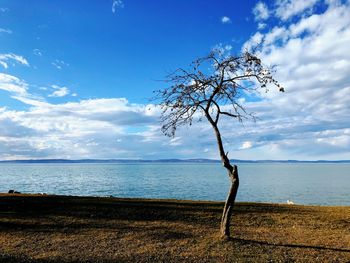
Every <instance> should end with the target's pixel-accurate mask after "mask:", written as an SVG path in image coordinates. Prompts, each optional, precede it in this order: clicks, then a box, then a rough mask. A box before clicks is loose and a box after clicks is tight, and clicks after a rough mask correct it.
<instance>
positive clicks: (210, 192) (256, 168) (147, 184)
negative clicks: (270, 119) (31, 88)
mask: <svg viewBox="0 0 350 263" xmlns="http://www.w3.org/2000/svg"><path fill="white" fill-rule="evenodd" d="M238 168H239V174H240V188H239V192H238V196H237V200H238V201H254V202H274V203H286V202H287V200H292V201H293V202H294V203H296V204H316V205H350V180H349V179H350V175H349V170H350V164H239V166H238ZM228 188H229V180H228V178H227V175H226V172H225V170H224V169H223V168H222V166H221V165H220V164H168V163H167V164H0V192H7V191H8V190H9V189H15V190H17V191H20V192H23V193H48V194H62V195H89V196H110V195H113V196H116V197H144V198H175V199H191V200H218V201H223V200H225V197H226V193H227V191H228Z"/></svg>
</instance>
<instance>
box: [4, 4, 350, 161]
mask: <svg viewBox="0 0 350 263" xmlns="http://www.w3.org/2000/svg"><path fill="white" fill-rule="evenodd" d="M112 3H113V4H112V12H116V8H120V7H122V6H123V2H122V1H113V2H112ZM320 4H323V6H324V7H323V8H319V9H317V8H316V7H317V6H318V5H320ZM315 10H316V11H315ZM106 12H110V10H107V11H106ZM251 12H252V13H250V15H251V16H252V17H253V18H254V19H251V20H252V21H253V22H254V23H255V24H256V27H255V28H257V30H256V32H253V33H252V34H251V37H250V39H248V40H247V41H246V43H244V45H243V47H242V49H244V48H247V49H250V48H251V47H252V46H254V45H256V44H258V43H261V47H260V49H258V55H259V56H260V57H261V58H262V61H263V63H264V64H266V65H275V66H276V70H277V71H276V73H275V74H276V79H278V80H279V81H280V83H282V84H283V86H284V88H285V90H286V92H285V93H284V94H281V93H278V91H277V90H275V89H271V90H270V92H268V93H266V94H265V93H257V94H256V95H255V99H254V100H248V99H247V101H245V105H246V107H247V111H249V112H254V113H255V114H256V116H257V117H258V118H257V121H256V122H253V121H251V120H247V121H246V122H244V123H239V122H236V121H235V120H234V121H232V120H229V119H223V120H222V122H221V124H220V128H221V129H222V134H223V140H224V144H225V147H226V149H227V150H228V151H229V157H230V158H235V159H305V160H315V159H330V160H332V159H333V160H334V159H349V158H350V157H349V153H350V124H349V121H348V119H349V117H348V116H350V53H349V52H348V49H349V48H348V44H349V43H350V16H349V13H350V2H349V1H334V0H333V1H331V0H327V1H321V0H319V1H317V0H311V1H300V0H294V1H291V0H277V1H275V2H274V3H273V4H271V3H270V4H268V3H265V2H264V1H259V2H257V4H256V5H255V7H252V11H251ZM219 17H220V16H216V19H217V20H216V23H217V24H218V23H220V22H219V20H218V18H219ZM114 18H115V17H114ZM220 19H221V22H222V23H224V24H225V23H230V22H231V19H230V18H229V17H226V16H222V17H221V18H220ZM275 20H276V21H278V22H271V21H275ZM218 26H221V28H229V26H228V27H227V26H222V25H218ZM224 43H225V42H224ZM231 44H232V43H231ZM231 44H229V43H225V44H218V45H217V46H216V48H219V49H222V50H223V51H225V52H233V47H232V45H231ZM38 47H40V49H38V48H34V47H31V48H30V50H29V51H30V52H29V53H30V54H31V55H32V56H31V57H30V56H29V57H28V58H30V60H27V58H26V57H25V56H22V55H19V54H17V52H14V53H11V52H8V53H7V52H5V53H3V54H0V69H1V70H2V71H1V73H0V92H1V95H2V96H3V97H4V98H5V97H6V98H8V99H9V101H10V102H11V103H9V105H5V104H3V105H0V159H32V158H70V159H82V158H143V159H159V158H214V159H218V155H217V146H216V141H215V137H214V134H213V131H212V129H211V127H210V126H209V125H208V124H207V123H206V122H205V121H202V122H198V123H197V122H196V123H194V124H193V126H191V127H183V128H181V129H179V130H178V133H177V134H176V137H174V138H167V137H165V136H164V135H163V134H162V133H161V131H160V126H161V125H160V123H159V114H160V110H159V108H158V107H157V106H155V105H152V104H148V103H147V102H142V101H141V102H140V101H139V102H138V103H134V101H133V100H132V99H130V98H128V97H127V96H125V98H122V97H121V96H120V97H118V96H116V95H115V94H114V95H113V96H112V95H111V96H109V97H108V96H103V95H101V96H99V95H96V94H97V93H95V94H94V95H91V97H89V94H88V93H87V92H86V93H85V94H84V97H80V94H81V93H83V92H81V91H84V87H83V88H82V89H81V90H79V91H77V93H78V94H79V95H77V94H76V93H73V90H76V89H75V86H74V84H72V82H68V81H65V80H66V78H65V76H66V75H65V74H66V73H67V72H66V71H65V70H66V69H67V68H68V69H70V68H72V70H73V73H72V75H74V73H75V72H77V71H74V70H76V68H77V67H78V66H82V65H78V66H77V65H74V64H73V63H74V60H70V59H68V60H66V57H64V56H63V55H62V58H63V59H64V60H65V61H69V62H70V63H72V65H71V66H69V64H67V63H66V62H64V61H63V60H62V59H60V60H58V59H54V58H57V57H59V58H61V55H60V54H58V55H57V56H56V55H55V56H54V55H52V57H50V58H49V59H50V60H49V62H48V64H47V66H48V68H52V69H53V71H54V73H53V74H51V75H48V77H47V79H45V81H40V82H39V81H38V83H33V79H35V77H32V78H31V77H28V75H26V74H23V72H26V70H28V71H29V70H32V72H34V73H35V74H36V75H35V76H39V75H40V74H45V73H38V71H35V70H36V69H35V68H34V65H35V63H33V62H32V59H33V60H34V59H38V60H37V61H41V60H40V59H43V57H45V56H48V52H47V49H46V48H45V47H41V46H39V45H38ZM42 50H44V51H45V52H44V55H45V56H42ZM130 52H131V51H130ZM15 53H16V54H15ZM29 53H28V54H29ZM23 54H24V53H23ZM28 61H29V62H30V64H29V62H28ZM50 63H51V65H50ZM82 64H83V63H82ZM68 66H69V67H68ZM91 68H92V69H93V70H95V68H94V67H93V66H92V67H91ZM57 69H59V70H57ZM44 72H46V71H44ZM21 73H22V74H21ZM103 73H104V74H107V73H105V72H103ZM109 74H110V73H109ZM74 76H75V75H74ZM60 77H61V79H60ZM45 83H46V84H45ZM53 83H57V84H58V85H57V84H53ZM101 83H103V79H101ZM115 85H116V86H117V85H118V82H116V84H115ZM98 87H99V86H98ZM108 88H109V89H113V88H114V87H112V86H111V87H108ZM118 88H119V90H118V91H121V92H123V89H122V88H123V87H122V86H121V87H118ZM86 94H88V95H86ZM118 94H119V93H118ZM120 94H122V93H120ZM150 96H152V94H151V93H150ZM143 101H145V100H143ZM13 105H20V106H18V107H14V106H13Z"/></svg>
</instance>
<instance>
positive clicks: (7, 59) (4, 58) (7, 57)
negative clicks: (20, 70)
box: [0, 53, 29, 69]
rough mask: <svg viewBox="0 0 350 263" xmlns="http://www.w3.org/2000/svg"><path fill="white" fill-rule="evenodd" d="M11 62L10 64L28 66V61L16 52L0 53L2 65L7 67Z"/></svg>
mask: <svg viewBox="0 0 350 263" xmlns="http://www.w3.org/2000/svg"><path fill="white" fill-rule="evenodd" d="M11 62H12V65H15V64H16V63H19V64H22V65H25V66H29V63H28V61H27V60H26V59H25V58H24V57H22V56H19V55H16V54H12V53H9V54H0V65H1V66H3V67H4V68H5V69H7V68H8V67H9V63H11Z"/></svg>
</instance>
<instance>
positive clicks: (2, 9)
mask: <svg viewBox="0 0 350 263" xmlns="http://www.w3.org/2000/svg"><path fill="white" fill-rule="evenodd" d="M8 11H10V9H8V8H7V7H0V12H1V13H6V12H8Z"/></svg>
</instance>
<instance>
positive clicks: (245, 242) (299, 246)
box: [229, 238, 350, 253]
mask: <svg viewBox="0 0 350 263" xmlns="http://www.w3.org/2000/svg"><path fill="white" fill-rule="evenodd" d="M229 241H231V242H239V243H241V244H255V245H264V246H274V247H289V248H306V249H316V250H331V251H337V252H349V253H350V249H346V248H332V247H322V246H309V245H303V244H274V243H269V242H267V241H259V240H251V239H243V238H230V239H229Z"/></svg>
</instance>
